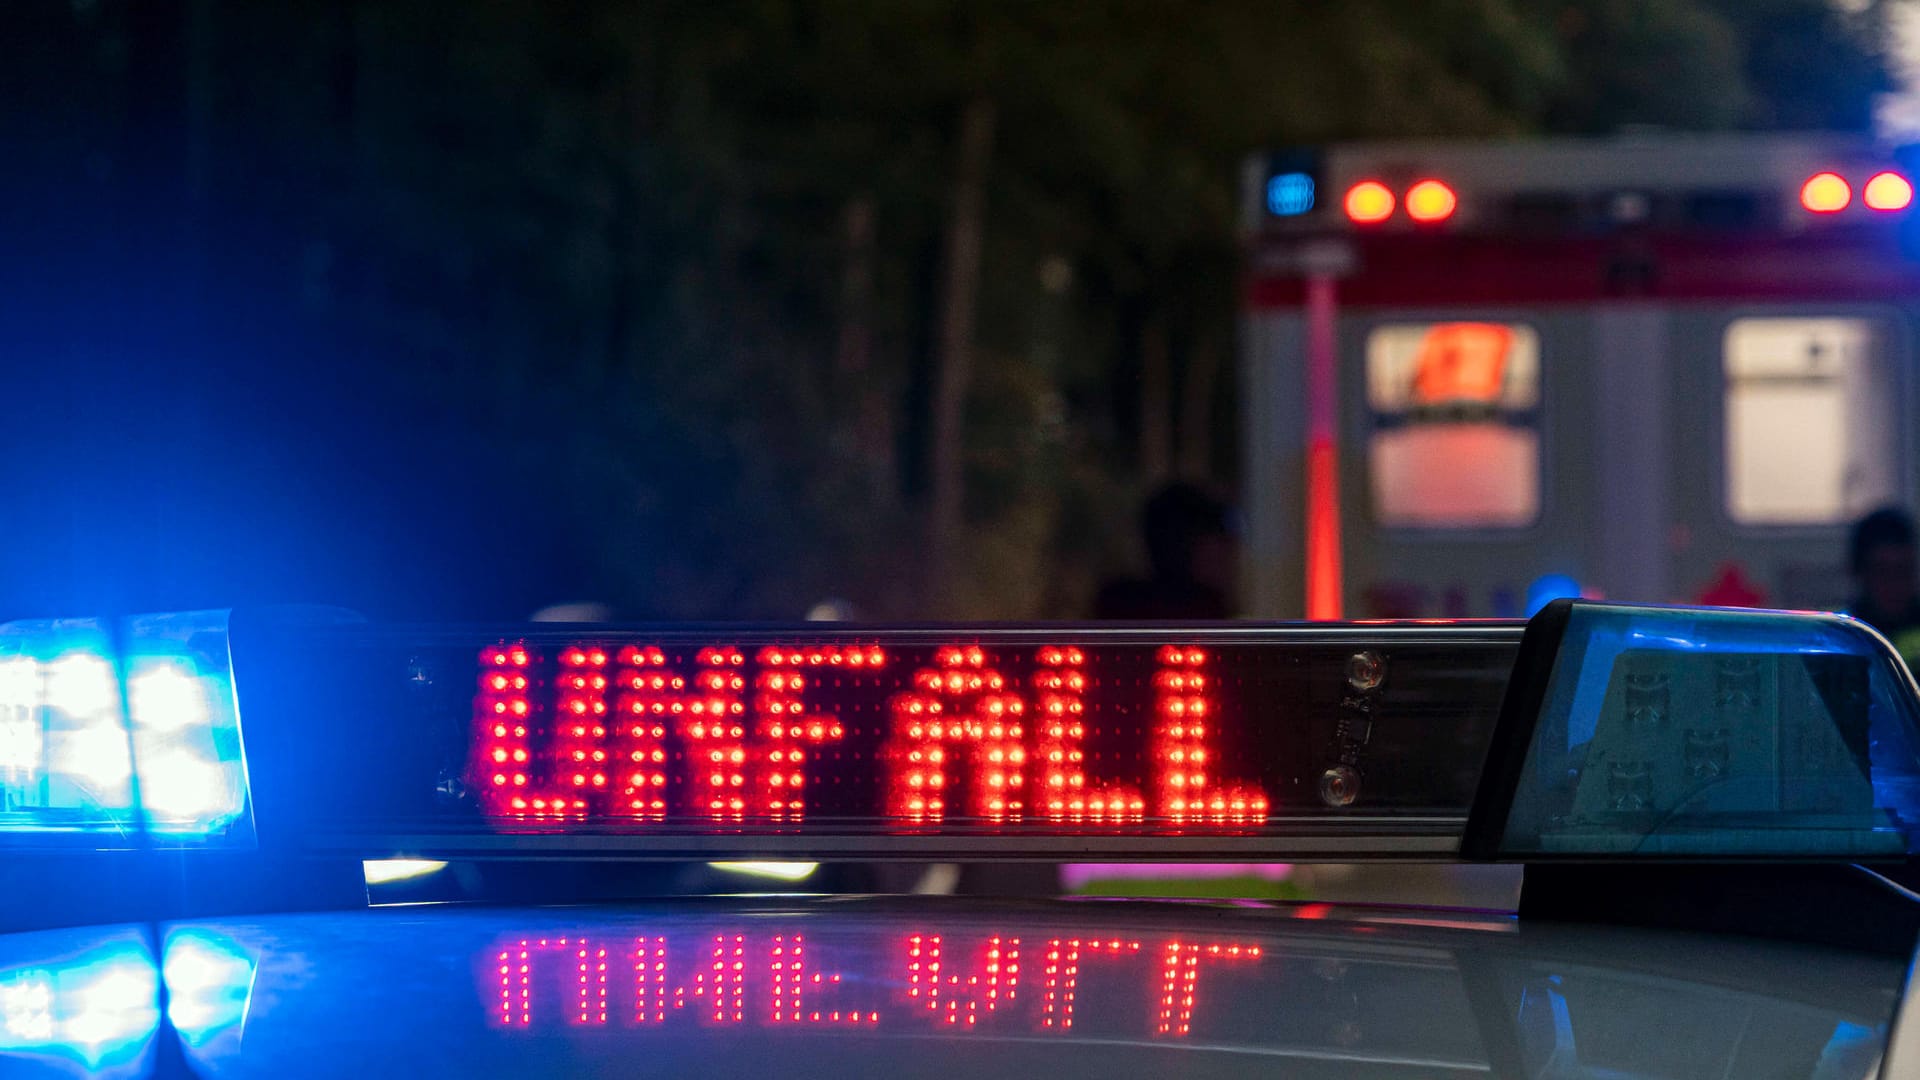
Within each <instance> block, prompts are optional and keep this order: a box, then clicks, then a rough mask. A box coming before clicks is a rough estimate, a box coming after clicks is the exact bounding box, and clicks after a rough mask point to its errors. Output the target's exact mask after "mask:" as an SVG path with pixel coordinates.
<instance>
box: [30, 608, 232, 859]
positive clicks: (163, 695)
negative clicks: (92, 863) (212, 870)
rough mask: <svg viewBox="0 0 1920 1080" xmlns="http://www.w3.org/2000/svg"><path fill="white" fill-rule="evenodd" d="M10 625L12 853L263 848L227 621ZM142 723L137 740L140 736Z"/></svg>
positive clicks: (195, 616) (204, 617)
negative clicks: (77, 846)
mask: <svg viewBox="0 0 1920 1080" xmlns="http://www.w3.org/2000/svg"><path fill="white" fill-rule="evenodd" d="M120 631H121V632H120V633H119V635H118V638H119V641H118V645H119V647H121V648H124V649H125V650H126V655H125V657H124V668H125V671H124V675H125V680H126V692H127V703H126V704H127V707H126V708H125V709H124V710H123V709H122V707H121V700H120V678H121V674H122V673H121V671H120V670H118V668H117V667H116V664H115V662H114V659H113V657H114V652H113V650H114V648H115V647H116V640H115V638H116V635H115V633H114V632H113V627H112V626H110V625H109V624H108V623H106V622H105V621H103V620H98V619H60V620H37V621H22V622H12V623H7V624H5V625H0V845H5V846H11V844H12V843H13V842H15V841H16V840H17V841H21V842H24V841H26V840H27V839H28V838H33V837H37V838H39V839H40V840H41V841H47V842H54V841H59V840H60V838H63V837H64V838H69V839H71V840H72V841H73V842H77V843H81V844H84V845H89V846H100V847H121V846H129V845H130V844H131V837H132V836H133V835H135V834H136V833H137V832H139V831H140V830H141V829H144V830H145V831H146V832H147V833H148V834H149V835H150V836H151V837H153V838H155V839H157V840H160V841H161V842H164V843H167V844H178V843H209V842H224V843H232V842H242V843H244V842H245V841H246V839H247V838H249V837H250V832H251V826H250V822H249V821H248V807H249V798H248V790H247V779H246V768H245V761H244V758H243V755H242V752H241V745H240V726H239V714H238V710H237V708H236V705H235V701H234V696H233V679H232V672H231V666H230V663H229V660H228V655H227V613H226V612H195V613H189V614H184V615H159V616H141V617H136V618H132V619H128V620H125V622H124V623H123V624H122V625H121V627H120ZM129 718H131V721H132V726H133V730H132V732H131V734H129V732H128V730H127V722H128V719H129Z"/></svg>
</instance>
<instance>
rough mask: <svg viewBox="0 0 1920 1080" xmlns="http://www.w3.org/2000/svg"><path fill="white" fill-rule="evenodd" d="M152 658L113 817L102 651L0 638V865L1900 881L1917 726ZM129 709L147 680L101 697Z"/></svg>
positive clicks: (1598, 636) (198, 644) (1179, 647)
mask: <svg viewBox="0 0 1920 1080" xmlns="http://www.w3.org/2000/svg"><path fill="white" fill-rule="evenodd" d="M186 618H188V617H164V618H161V619H154V620H145V621H142V620H133V621H131V622H130V623H129V624H128V625H129V626H131V627H133V628H134V629H135V630H136V631H137V632H135V633H132V634H129V635H128V636H127V638H126V640H127V646H126V648H127V649H128V660H127V663H126V665H125V667H126V669H127V671H128V672H129V674H128V676H127V683H128V685H129V687H130V688H132V692H131V698H132V707H131V709H129V710H127V711H126V712H127V714H128V715H130V716H131V721H132V728H133V731H134V733H135V736H134V738H133V739H132V740H130V742H129V745H131V746H132V747H133V749H134V750H135V754H134V756H133V760H134V764H133V766H132V768H131V770H128V771H126V772H124V773H120V772H115V773H114V775H115V776H118V777H120V778H121V780H122V781H125V780H128V779H131V780H133V781H137V782H138V784H137V785H136V786H131V787H127V786H123V787H116V786H114V785H113V783H112V779H113V778H112V777H107V776H106V773H101V772H98V770H97V769H96V771H95V772H93V773H86V772H85V770H79V771H76V770H78V769H79V766H77V765H75V764H74V763H75V762H76V761H78V762H92V761H95V760H96V759H95V758H93V757H90V756H88V755H87V754H81V755H80V756H79V757H77V758H76V757H75V756H74V755H75V754H76V751H75V750H74V749H73V748H74V747H75V746H81V747H93V746H94V745H95V744H96V743H98V744H101V745H104V743H105V741H106V740H105V737H104V736H98V735H97V732H96V729H98V730H100V731H107V732H115V731H118V732H119V733H120V734H121V735H122V737H123V741H125V740H124V734H125V727H124V722H122V723H121V725H120V726H118V727H116V725H115V722H114V720H113V715H114V711H113V710H109V709H108V708H107V706H106V705H102V704H101V703H100V702H99V701H97V700H95V698H98V697H99V696H100V694H107V695H109V696H110V695H111V694H112V693H113V688H114V683H113V680H112V679H111V678H110V677H107V678H105V681H101V679H100V678H95V679H93V680H92V681H91V682H88V683H86V685H87V686H92V687H94V689H95V690H96V691H98V693H95V694H94V697H93V698H88V697H86V695H83V694H78V691H77V690H76V689H74V687H77V686H79V685H80V684H79V683H75V684H74V686H73V687H70V686H69V685H68V683H67V682H64V681H61V680H63V679H68V678H69V676H67V675H66V674H65V673H66V672H67V671H68V670H69V668H68V667H63V666H59V665H62V664H72V663H76V662H75V661H71V660H70V659H69V657H70V656H72V655H79V656H82V657H86V656H91V657H94V658H95V659H96V660H98V661H99V663H100V664H101V665H103V666H104V669H105V670H106V671H108V672H109V673H111V671H112V670H114V669H113V664H112V657H111V654H110V653H109V652H107V651H105V650H107V649H108V648H109V646H110V644H111V643H110V642H107V641H105V640H104V639H100V640H94V639H87V641H88V643H87V644H86V647H85V648H77V647H68V646H60V647H59V648H54V647H52V646H48V645H45V644H44V641H47V640H52V639H51V638H49V637H48V636H47V634H46V632H45V631H46V629H47V628H46V627H44V626H39V627H37V628H28V627H26V626H24V625H23V624H11V625H9V626H7V627H0V643H5V642H15V641H16V640H18V641H22V642H23V641H25V640H28V639H31V640H34V641H39V642H43V644H40V645H35V646H33V647H31V648H26V647H24V646H23V647H21V648H16V649H14V651H13V652H12V653H10V654H8V655H11V656H16V657H24V658H26V659H30V660H31V661H32V662H33V664H34V665H35V667H34V671H35V673H36V674H35V678H37V679H38V680H39V682H37V683H34V684H33V685H34V686H36V687H38V688H39V689H37V690H35V691H34V692H33V694H31V695H26V696H22V695H15V696H16V697H17V698H19V701H18V702H15V703H14V704H13V705H12V706H10V708H11V710H12V711H10V712H7V713H0V718H4V721H5V723H6V725H7V726H6V727H4V728H0V736H4V737H5V739H6V740H8V741H5V742H0V746H7V747H21V746H25V747H31V748H32V749H33V753H31V754H27V753H25V752H24V751H20V750H8V751H7V753H8V755H10V756H9V757H8V758H7V760H8V761H14V760H15V759H19V760H20V761H26V760H27V759H29V758H31V759H32V760H33V761H34V762H43V763H44V764H42V765H41V766H40V767H38V768H37V769H21V768H13V769H11V770H9V771H0V796H3V797H4V800H5V801H4V803H0V807H4V808H5V810H6V815H5V816H4V817H3V818H0V825H4V828H5V830H6V831H0V847H13V846H18V845H19V844H20V843H21V842H24V841H27V840H31V839H35V838H39V839H44V838H45V837H46V836H48V835H79V836H81V837H83V838H84V839H85V841H86V842H90V843H95V844H97V845H99V846H115V843H116V842H118V841H123V840H124V839H125V835H126V831H127V827H128V823H129V822H130V821H132V820H135V818H133V817H130V816H129V815H130V814H131V813H132V812H131V810H130V809H129V807H130V806H132V805H133V803H132V801H131V800H132V799H134V798H135V797H136V796H135V794H134V792H135V791H136V790H137V791H138V792H139V793H140V795H139V796H138V797H140V798H142V801H143V802H144V803H145V804H146V813H145V820H146V821H147V822H148V823H149V826H150V831H151V832H152V833H153V834H157V835H164V836H183V837H191V838H194V839H195V840H196V841H197V842H201V843H206V842H209V841H217V842H222V843H224V842H228V841H233V840H236V839H238V840H246V839H250V838H251V837H252V836H253V834H254V831H257V834H258V839H259V845H260V847H261V848H262V849H264V850H269V851H271V852H274V853H313V854H328V855H350V856H352V857H355V858H380V857H387V856H395V855H407V856H412V857H429V858H483V857H501V858H538V857H573V858H579V857H591V858H628V859H632V858H641V859H645V858H657V859H689V858H691V859H723V858H741V859H752V858H781V859H883V858H901V859H920V860H944V859H962V858H1024V859H1080V858H1085V857H1098V858H1100V859H1103V860H1106V859H1165V858H1169V857H1191V858H1221V859H1231V860H1235V861H1244V860H1248V859H1275V860H1280V859H1287V860H1299V859H1314V858H1322V859H1336V858H1337V859H1352V858H1451V857H1455V856H1458V855H1462V854H1464V855H1466V856H1468V857H1473V858H1507V859H1523V860H1529V861H1532V860H1536V859H1542V858H1561V857H1579V858H1644V857H1649V856H1651V857H1666V858H1693V857H1708V858H1718V857H1737V858H1792V859H1809V858H1845V859H1858V858H1863V857H1875V856H1885V857H1895V858H1898V857H1904V856H1905V855H1906V854H1907V853H1909V852H1911V851H1912V850H1914V846H1915V843H1916V836H1915V827H1914V823H1915V822H1916V821H1920V795H1917V794H1916V792H1920V741H1916V736H1915V706H1916V701H1917V700H1920V695H1916V691H1915V688H1914V684H1913V682H1912V679H1911V677H1910V676H1909V675H1908V674H1907V672H1906V669H1905V668H1904V666H1902V665H1901V664H1900V662H1899V661H1898V659H1897V658H1896V657H1895V656H1894V655H1893V653H1892V652H1891V650H1890V649H1889V648H1888V647H1887V646H1886V643H1885V642H1884V641H1882V640H1881V639H1880V638H1879V637H1878V636H1877V635H1875V634H1873V633H1872V631H1870V630H1868V629H1867V628H1865V627H1864V626H1863V625H1861V624H1859V623H1857V622H1854V621H1852V620H1849V619H1845V618H1842V617H1837V616H1824V615H1809V614H1793V613H1779V612H1721V611H1709V610H1700V609H1661V608H1643V607H1625V606H1617V605H1595V604H1586V603H1569V602H1560V603H1556V604H1555V605H1553V606H1550V607H1549V608H1548V609H1547V610H1546V611H1545V612H1543V614H1542V615H1540V616H1538V617H1536V619H1535V620H1534V621H1533V623H1531V624H1529V625H1524V626H1523V624H1520V623H1383V624H1354V625H1340V626H1330V625H1311V626H1306V625H1302V626H1286V625H1269V626H1256V625H1227V624H1214V625H1208V626H1193V627H1185V626H1152V627H1147V626H1138V627H1109V626H1085V625H1080V626H1056V627H993V628H984V627H879V628H848V627H833V628H831V629H823V628H822V627H821V626H819V625H817V624H815V625H809V626H797V627H675V628H664V629H648V628H621V629H614V628H608V627H603V626H571V627H568V626H542V627H538V628H515V629H512V630H509V631H504V632H503V631H499V630H457V629H442V628H426V629H420V628H405V627H400V628H379V627H372V626H368V625H365V624H351V625H341V624H338V623H333V624H322V623H317V622H315V621H312V620H309V619H304V618H284V617H276V616H273V615H271V614H270V613H245V614H243V615H242V616H241V617H240V618H238V619H236V621H235V631H234V633H233V635H232V642H233V656H234V662H233V667H232V669H231V674H229V669H228V668H227V667H226V666H225V663H224V650H223V649H214V648H213V647H212V646H211V644H210V643H212V642H214V641H215V640H217V641H218V642H219V643H220V644H221V645H222V646H224V644H225V642H226V637H225V635H224V630H225V626H224V622H223V623H222V624H221V627H220V630H221V633H220V636H218V638H217V639H216V638H214V637H207V636H204V635H203V634H185V633H184V632H182V631H181V630H180V628H181V627H183V626H185V625H186V623H182V622H180V621H179V620H181V619H186ZM60 625H61V626H62V627H63V628H65V629H63V633H65V632H66V630H71V629H72V628H75V627H79V628H83V629H84V628H86V627H88V626H92V625H93V624H60ZM154 628H172V630H170V631H168V632H159V631H157V630H156V629H154ZM95 629H96V630H97V627H96V628H95ZM1523 630H1524V637H1523ZM89 632H93V631H89ZM69 637H71V635H69ZM81 637H82V638H85V634H82V635H81ZM95 638H99V635H98V634H97V633H95ZM154 641H159V642H161V643H162V646H163V647H160V648H159V651H155V648H156V647H155V646H154V645H153V644H152V642H154ZM156 665H157V666H156ZM22 670H24V668H23V669H22ZM74 670H78V669H77V668H76V669H74ZM88 670H93V671H97V670H98V669H95V668H88ZM161 671H165V672H169V673H171V675H177V676H179V678H169V679H161V680H160V681H159V682H155V683H151V684H149V683H143V682H141V681H140V679H141V676H143V675H147V674H150V673H154V672H161ZM182 680H184V681H182ZM23 685H26V684H24V683H23ZM147 687H153V688H154V689H153V690H151V691H147V690H145V689H144V688H147ZM102 688H104V689H102ZM161 689H164V690H165V691H166V693H164V694H160V693H159V691H160V690H161ZM236 690H237V695H238V699H239V700H240V701H243V702H244V703H245V707H246V716H247V724H248V727H247V753H246V755H245V759H244V762H243V760H242V758H241V755H240V753H239V727H238V719H237V718H238V712H237V711H236V710H235V709H234V708H233V702H234V699H235V691H236ZM155 694H159V696H157V697H156V696H154V695H155ZM168 695H172V696H168ZM82 698H84V699H85V700H84V701H82V700H81V699H82ZM113 700H117V698H116V699H113ZM155 702H163V703H167V702H170V703H171V704H155ZM183 703H191V707H189V706H188V705H187V704H183ZM34 740H38V741H37V742H36V741H34ZM90 753H91V751H90ZM99 753H100V754H101V755H102V756H101V758H100V759H99V760H106V758H107V757H108V756H110V755H106V754H105V751H99ZM114 760H124V759H114ZM189 761H191V762H195V763H198V771H195V770H194V769H187V768H186V763H187V762H189ZM61 770H64V771H61ZM154 770H158V771H157V772H155V771H154ZM109 771H112V770H109ZM83 773H84V775H82V774H83ZM150 773H151V774H152V775H153V776H156V777H160V778H162V779H161V780H160V781H159V782H157V783H156V782H149V781H148V776H149V774H150ZM76 776H81V779H75V777H76ZM103 777H104V778H105V779H103ZM181 777H186V778H188V779H185V780H182V779H180V778H181ZM249 780H250V781H251V783H250V784H249ZM88 785H91V786H88ZM156 796H158V797H157V798H156Z"/></svg>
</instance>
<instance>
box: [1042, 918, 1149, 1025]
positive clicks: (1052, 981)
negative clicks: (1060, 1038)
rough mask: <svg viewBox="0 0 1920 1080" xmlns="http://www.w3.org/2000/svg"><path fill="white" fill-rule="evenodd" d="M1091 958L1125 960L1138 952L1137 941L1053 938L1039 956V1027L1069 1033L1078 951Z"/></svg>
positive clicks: (1077, 985) (1077, 979)
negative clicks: (1090, 955)
mask: <svg viewBox="0 0 1920 1080" xmlns="http://www.w3.org/2000/svg"><path fill="white" fill-rule="evenodd" d="M1083 949H1084V950H1086V951H1087V952H1090V953H1093V954H1095V955H1107V956H1128V955H1132V954H1136V953H1138V952H1139V951H1140V943H1139V942H1138V941H1129V940H1125V939H1122V938H1106V939H1097V938H1084V939H1083V938H1067V939H1065V940H1062V939H1060V938H1054V939H1053V940H1051V941H1049V942H1047V948H1046V952H1044V953H1043V954H1042V955H1041V960H1042V961H1043V963H1042V966H1041V968H1040V995H1041V1002H1040V1026H1041V1027H1050V1028H1058V1029H1059V1030H1061V1031H1071V1030H1072V1029H1073V1002H1074V998H1076V997H1077V996H1079V993H1080V953H1081V950H1083Z"/></svg>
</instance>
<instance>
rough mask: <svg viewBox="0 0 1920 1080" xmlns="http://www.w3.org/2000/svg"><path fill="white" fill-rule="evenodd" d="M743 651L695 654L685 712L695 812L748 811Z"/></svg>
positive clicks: (715, 649)
mask: <svg viewBox="0 0 1920 1080" xmlns="http://www.w3.org/2000/svg"><path fill="white" fill-rule="evenodd" d="M746 662H747V658H746V657H745V656H743V655H742V654H741V652H740V650H739V649H737V648H734V647H732V646H727V645H720V646H712V647H708V648H705V649H701V650H700V652H699V654H698V655H697V656H696V657H695V658H694V674H693V679H692V684H691V685H690V686H689V687H688V690H687V702H686V711H685V712H684V713H683V714H682V715H681V716H680V732H681V737H682V738H684V739H685V740H686V744H687V771H688V777H689V779H690V780H691V783H690V784H689V785H688V788H689V792H690V794H689V797H688V802H689V804H690V805H691V806H692V808H693V810H694V812H695V813H699V814H705V815H706V816H708V817H713V818H729V819H737V818H740V817H742V816H744V815H745V814H746V812H747V716H746V713H747V706H746V703H745V701H744V700H743V699H744V697H745V691H746V686H747V680H746V676H744V675H742V674H741V668H742V667H743V666H744V665H745V664H746Z"/></svg>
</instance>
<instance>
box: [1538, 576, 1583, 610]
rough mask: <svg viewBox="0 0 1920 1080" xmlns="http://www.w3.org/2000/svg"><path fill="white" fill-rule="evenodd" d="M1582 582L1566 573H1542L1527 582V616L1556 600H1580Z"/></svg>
mask: <svg viewBox="0 0 1920 1080" xmlns="http://www.w3.org/2000/svg"><path fill="white" fill-rule="evenodd" d="M1579 598H1580V583H1579V582H1577V581H1575V580H1573V579H1572V578H1570V577H1568V576H1567V575H1565V574H1542V575H1540V576H1539V577H1537V578H1534V579H1533V580H1532V581H1531V582H1529V583H1528V584H1527V618H1529V619H1531V618H1533V617H1534V616H1535V615H1538V614H1540V609H1541V608H1543V607H1546V606H1547V605H1548V604H1551V603H1553V602H1554V601H1555V600H1578V599H1579Z"/></svg>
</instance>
